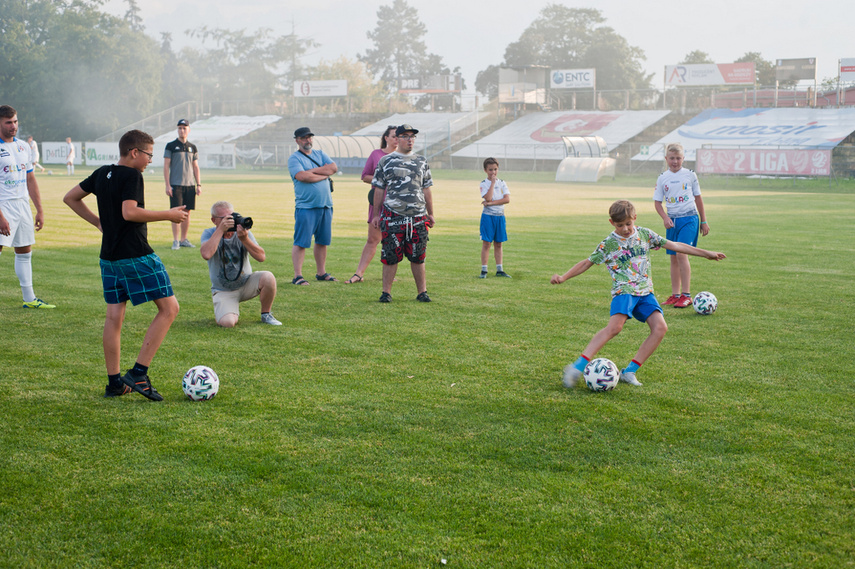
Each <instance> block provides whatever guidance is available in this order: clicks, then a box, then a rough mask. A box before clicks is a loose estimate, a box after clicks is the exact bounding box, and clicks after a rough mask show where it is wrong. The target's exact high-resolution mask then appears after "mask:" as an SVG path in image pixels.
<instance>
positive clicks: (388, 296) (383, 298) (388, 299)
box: [380, 292, 392, 302]
mask: <svg viewBox="0 0 855 569" xmlns="http://www.w3.org/2000/svg"><path fill="white" fill-rule="evenodd" d="M380 302H392V295H391V294H389V293H388V292H384V293H383V294H381V295H380Z"/></svg>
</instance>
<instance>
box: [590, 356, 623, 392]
mask: <svg viewBox="0 0 855 569" xmlns="http://www.w3.org/2000/svg"><path fill="white" fill-rule="evenodd" d="M584 376H585V385H587V386H588V389H590V390H591V391H611V390H612V389H614V388H615V386H616V385H617V384H618V381H620V369H618V366H616V365H615V363H614V362H613V361H611V360H608V359H606V358H596V359H593V360H591V361H590V362H588V365H586V366H585V373H584Z"/></svg>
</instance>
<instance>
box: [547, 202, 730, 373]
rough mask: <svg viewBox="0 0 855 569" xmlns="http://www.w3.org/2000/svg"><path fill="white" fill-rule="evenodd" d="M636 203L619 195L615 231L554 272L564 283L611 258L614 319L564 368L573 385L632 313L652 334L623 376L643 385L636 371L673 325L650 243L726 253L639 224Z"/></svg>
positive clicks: (612, 212) (613, 210) (612, 214)
mask: <svg viewBox="0 0 855 569" xmlns="http://www.w3.org/2000/svg"><path fill="white" fill-rule="evenodd" d="M635 217H636V216H635V206H634V205H632V203H630V202H628V201H626V200H618V201H616V202H615V203H613V204H612V205H611V207H610V208H609V218H610V219H609V223H611V224H612V227H614V231H613V232H612V233H611V235H609V236H608V237H606V238H605V239H604V240H603V241H602V242H601V243H600V244H599V245H598V246H597V248H596V249H595V250H594V252H593V253H591V256H590V257H588V258H587V259H585V260H583V261H579V262H578V263H576V264H575V265H574V266H573V268H571V269H570V270H569V271H567V272H566V273H564V274H563V275H552V279H551V280H550V282H551V283H552V284H561V283H563V282H564V281H566V280H567V279H571V278H573V277H577V276H579V275H581V274H582V273H584V272H585V271H587V270H588V269H590V268H591V267H593V266H594V265H600V264H602V263H605V264H606V267H607V268H608V269H609V273H611V276H612V305H611V313H610V314H611V316H610V318H609V323H608V324H607V325H606V327H605V328H603V329H602V330H600V331H599V332H597V333H596V334H595V335H594V337H593V338H591V341H590V342H589V343H588V346H587V347H586V348H585V350H584V351H583V352H582V355H581V356H580V357H579V359H578V360H576V362H575V363H573V364H570V365H568V366H567V367H565V368H564V378H563V380H564V387H567V388H568V389H569V388H572V387H574V386H575V385H576V382H577V381H578V380H579V378H580V377H582V372H583V371H584V370H585V366H586V365H588V362H589V361H591V358H593V357H594V356H595V355H596V354H597V352H599V351H600V349H601V348H602V347H603V346H605V345H606V343H607V342H608V341H609V340H611V339H612V338H614V337H615V336H617V335H618V334H620V332H621V330H623V325H624V324H625V323H626V321H627V320H629V319H630V318H635V319H636V320H638V321H640V322H646V323H647V325H648V326H649V327H650V335H649V336H647V339H645V340H644V342H642V344H641V347H639V348H638V352H636V354H635V357H634V358H633V359H632V361H631V362H630V364H629V365H628V366H627V367H625V368H624V369H622V370H621V373H620V380H621V381H623V382H625V383H629V384H630V385H636V386H640V385H641V382H639V381H638V379H637V378H636V377H635V373H636V372H637V371H638V369H639V368H640V367H641V366H642V364H644V362H645V361H646V360H647V358H649V357H650V356H651V354H653V352H654V351H655V350H656V348H657V347H658V346H659V343H660V342H662V339H663V338H664V337H665V332H667V331H668V325H667V324H665V317H664V316H663V315H662V308H661V307H660V306H659V302H658V301H657V300H656V297H655V296H654V295H653V280H652V279H651V278H650V249H658V248H659V247H664V248H665V249H667V250H669V251H677V252H678V253H685V254H686V255H694V256H697V257H704V258H707V259H710V260H713V261H719V260H721V259H724V258H725V255H724V253H716V252H715V251H706V250H704V249H698V248H697V247H692V246H691V245H686V244H685V243H677V242H674V241H668V240H667V239H665V238H663V237H660V236H659V235H657V234H656V233H654V232H653V231H651V230H650V229H647V228H644V227H638V226H636V225H635Z"/></svg>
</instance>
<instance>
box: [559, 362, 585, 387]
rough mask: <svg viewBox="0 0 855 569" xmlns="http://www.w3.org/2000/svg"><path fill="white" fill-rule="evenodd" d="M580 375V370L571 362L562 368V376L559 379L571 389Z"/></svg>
mask: <svg viewBox="0 0 855 569" xmlns="http://www.w3.org/2000/svg"><path fill="white" fill-rule="evenodd" d="M580 377H582V372H581V371H579V370H578V369H576V368H575V367H573V364H569V365H567V366H566V367H565V368H564V377H563V378H562V379H561V381H562V382H563V383H564V387H566V388H567V389H573V388H574V387H576V382H577V381H579V378H580Z"/></svg>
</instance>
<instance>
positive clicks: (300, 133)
mask: <svg viewBox="0 0 855 569" xmlns="http://www.w3.org/2000/svg"><path fill="white" fill-rule="evenodd" d="M306 136H315V133H313V132H312V129H310V128H309V127H307V126H301V127H300V128H298V129H297V130H295V131H294V138H303V137H306Z"/></svg>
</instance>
